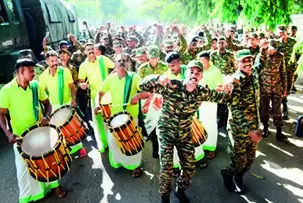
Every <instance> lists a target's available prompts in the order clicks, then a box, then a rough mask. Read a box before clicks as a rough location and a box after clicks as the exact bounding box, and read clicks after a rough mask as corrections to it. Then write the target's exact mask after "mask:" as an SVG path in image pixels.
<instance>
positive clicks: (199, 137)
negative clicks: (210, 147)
mask: <svg viewBox="0 0 303 203" xmlns="http://www.w3.org/2000/svg"><path fill="white" fill-rule="evenodd" d="M191 132H192V136H193V143H194V146H195V147H198V146H200V145H201V144H203V143H204V142H205V141H206V139H207V137H208V135H207V132H206V130H205V128H204V126H203V125H202V123H201V122H200V121H199V120H198V119H197V118H195V117H194V118H193V122H192V124H191Z"/></svg>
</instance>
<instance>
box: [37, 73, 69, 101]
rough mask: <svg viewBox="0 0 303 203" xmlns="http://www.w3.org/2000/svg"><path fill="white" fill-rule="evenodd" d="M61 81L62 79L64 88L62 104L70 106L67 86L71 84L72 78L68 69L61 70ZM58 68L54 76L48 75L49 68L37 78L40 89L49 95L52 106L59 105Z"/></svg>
mask: <svg viewBox="0 0 303 203" xmlns="http://www.w3.org/2000/svg"><path fill="white" fill-rule="evenodd" d="M63 70H64V73H63V79H64V88H63V104H70V103H71V101H72V94H71V90H70V87H69V85H70V84H73V83H74V81H73V77H72V74H71V72H70V70H69V69H68V68H63ZM58 78H59V68H57V72H56V75H55V76H52V75H51V74H50V71H49V68H48V69H46V70H45V71H43V73H42V74H41V75H40V77H39V84H40V86H41V88H42V89H43V90H45V91H47V93H48V95H49V100H50V102H51V104H52V105H60V101H59V84H58V83H59V82H58Z"/></svg>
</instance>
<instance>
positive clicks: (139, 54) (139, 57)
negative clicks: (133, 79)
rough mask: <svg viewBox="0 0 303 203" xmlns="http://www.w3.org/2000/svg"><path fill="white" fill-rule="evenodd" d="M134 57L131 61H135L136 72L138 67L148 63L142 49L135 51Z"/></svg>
mask: <svg viewBox="0 0 303 203" xmlns="http://www.w3.org/2000/svg"><path fill="white" fill-rule="evenodd" d="M135 52H136V53H135V55H134V56H133V59H134V60H135V61H136V70H138V69H139V67H140V66H141V65H142V64H144V63H147V62H148V58H147V53H146V51H145V49H144V48H143V47H140V48H137V49H136V51H135Z"/></svg>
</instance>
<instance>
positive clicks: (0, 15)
mask: <svg viewBox="0 0 303 203" xmlns="http://www.w3.org/2000/svg"><path fill="white" fill-rule="evenodd" d="M3 23H8V17H7V13H6V11H5V9H4V3H3V1H0V24H3Z"/></svg>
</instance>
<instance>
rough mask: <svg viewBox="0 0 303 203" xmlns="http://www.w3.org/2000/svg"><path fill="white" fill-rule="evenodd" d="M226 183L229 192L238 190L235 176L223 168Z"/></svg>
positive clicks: (222, 173)
mask: <svg viewBox="0 0 303 203" xmlns="http://www.w3.org/2000/svg"><path fill="white" fill-rule="evenodd" d="M221 175H222V177H223V181H224V185H225V187H226V189H227V190H228V191H229V192H236V191H237V190H236V185H235V183H234V181H233V178H234V176H233V175H232V174H230V173H229V172H228V171H227V170H226V169H222V170H221Z"/></svg>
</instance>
